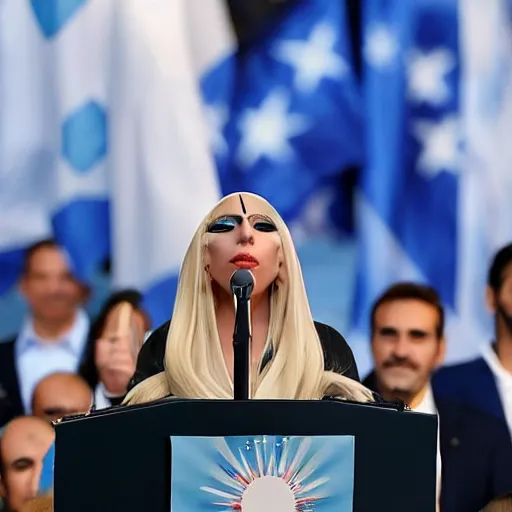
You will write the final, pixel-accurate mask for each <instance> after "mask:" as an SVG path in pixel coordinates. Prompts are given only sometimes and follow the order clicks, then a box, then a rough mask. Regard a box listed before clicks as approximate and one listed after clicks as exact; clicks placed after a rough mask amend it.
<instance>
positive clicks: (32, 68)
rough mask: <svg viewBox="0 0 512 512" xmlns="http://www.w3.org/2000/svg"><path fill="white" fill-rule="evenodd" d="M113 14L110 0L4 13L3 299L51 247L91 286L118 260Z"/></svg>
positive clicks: (15, 5) (29, 5) (40, 2)
mask: <svg viewBox="0 0 512 512" xmlns="http://www.w3.org/2000/svg"><path fill="white" fill-rule="evenodd" d="M110 13H111V2H110V0H87V1H85V0H82V1H79V0H74V1H70V0H69V1H66V2H55V1H44V0H31V1H24V2H20V1H19V0H5V1H4V2H2V3H1V4H0V110H1V112H2V115H1V117H0V123H1V124H0V265H1V266H2V268H1V272H0V293H1V292H2V291H5V290H7V289H8V288H9V287H10V286H11V285H12V284H13V283H14V282H15V280H16V279H17V278H18V276H19V270H20V260H21V256H22V251H23V249H24V248H26V247H27V245H30V244H31V243H34V242H36V241H38V240H40V239H41V238H44V237H48V236H52V235H53V236H55V237H56V238H57V240H58V241H59V242H61V243H62V244H63V245H64V246H65V247H66V249H67V251H68V252H69V254H70V255H71V259H72V262H73V265H74V271H75V273H76V274H77V275H78V276H79V277H80V278H82V279H84V280H87V279H88V278H89V277H90V276H91V274H92V273H93V271H94V270H95V268H96V267H97V266H98V264H99V263H100V262H102V261H103V260H104V259H105V257H106V256H107V254H108V251H109V225H108V206H107V180H106V175H105V165H104V162H105V156H106V153H107V139H106V134H107V129H106V126H107V117H108V113H107V111H106V108H105V99H106V93H107V74H106V71H107V66H108V62H107V61H106V52H105V49H106V48H107V47H108V38H109V35H110ZM92 34H94V37H92V36H91V35H92ZM84 248H86V249H84ZM5 262H7V263H8V265H5V266H4V263H5Z"/></svg>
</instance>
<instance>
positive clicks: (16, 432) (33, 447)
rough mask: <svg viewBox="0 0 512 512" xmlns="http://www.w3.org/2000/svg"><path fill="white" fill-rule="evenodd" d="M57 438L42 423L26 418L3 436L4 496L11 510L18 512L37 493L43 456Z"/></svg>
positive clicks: (8, 427) (13, 425) (9, 427)
mask: <svg viewBox="0 0 512 512" xmlns="http://www.w3.org/2000/svg"><path fill="white" fill-rule="evenodd" d="M53 439H54V435H53V430H52V428H51V427H50V426H49V425H47V424H46V423H44V422H43V421H41V420H39V419H36V418H31V417H24V418H19V419H16V420H13V421H12V422H11V423H10V424H9V425H8V426H7V428H6V430H5V432H4V435H3V436H2V440H1V443H2V460H3V467H4V474H3V476H2V493H3V495H4V497H5V498H6V500H7V504H8V506H9V510H12V511H14V512H17V511H19V510H20V509H21V507H22V506H23V505H24V504H25V503H26V502H27V501H29V500H31V499H32V498H34V497H35V496H36V494H37V491H38V486H39V478H40V475H41V469H42V463H43V459H44V456H45V455H46V453H47V452H48V450H49V448H50V445H51V444H52V442H53Z"/></svg>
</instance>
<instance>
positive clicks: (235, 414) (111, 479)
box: [54, 399, 437, 512]
mask: <svg viewBox="0 0 512 512" xmlns="http://www.w3.org/2000/svg"><path fill="white" fill-rule="evenodd" d="M55 431H56V448H55V472H54V497H55V511H56V512H71V511H72V512H92V511H94V512H107V511H108V512H113V511H118V510H119V511H123V512H132V511H133V512H135V511H137V512H169V511H170V510H171V500H172V502H173V505H172V512H203V511H204V512H208V511H209V510H211V511H215V510H217V511H218V512H223V511H227V510H242V511H243V512H252V511H253V510H257V509H255V508H254V506H252V505H251V506H249V494H247V500H246V501H245V502H244V501H243V500H242V501H240V500H239V499H238V498H237V496H238V495H242V494H243V492H242V491H243V490H244V489H248V485H249V483H250V482H249V483H248V482H247V481H246V480H247V479H249V480H251V481H252V482H255V481H256V480H255V478H257V477H258V475H257V474H256V473H257V472H258V471H259V472H260V473H262V472H267V474H271V473H272V472H273V473H272V474H277V473H276V472H279V471H280V474H281V475H282V474H284V473H286V472H287V471H288V473H286V475H285V476H286V478H285V477H283V478H285V480H287V481H288V482H289V485H290V489H291V490H292V491H293V492H295V493H296V495H295V496H296V500H297V501H296V502H295V503H296V505H292V506H291V507H289V508H286V507H284V508H283V509H282V512H288V510H296V511H303V512H306V511H308V512H313V511H316V512H322V511H326V512H330V511H341V512H344V511H346V510H354V511H356V512H387V511H389V512H411V511H414V512H434V511H435V507H436V503H435V486H436V443H437V417H435V416H432V415H426V414H421V413H413V412H410V411H407V410H401V409H400V408H399V406H396V407H395V406H394V405H392V404H386V403H384V404H357V403H352V402H347V401H340V400H336V399H330V400H321V401H282V400H275V401H274V400H242V401H233V400H181V399H167V400H162V401H159V402H154V403H151V404H145V405H140V406H132V407H119V408H113V409H109V410H105V411H98V412H94V413H91V414H89V415H87V416H80V417H73V418H67V419H64V420H63V421H61V422H60V423H58V424H56V426H55ZM171 436H172V439H171ZM235 436H240V438H238V437H235ZM262 436H268V439H269V440H270V439H271V438H272V439H274V436H277V438H278V439H280V440H281V441H279V443H281V444H279V443H277V445H276V446H281V445H283V443H284V441H286V440H295V439H302V438H306V439H307V442H308V443H309V444H308V445H307V446H309V448H308V449H309V450H310V451H311V450H313V451H314V450H315V449H317V448H318V446H322V450H319V451H322V453H323V455H322V456H323V457H324V459H322V457H320V455H319V454H318V457H317V454H315V453H313V454H311V453H310V454H309V455H307V456H305V455H304V454H306V452H307V449H306V448H304V449H302V448H300V447H299V445H296V449H295V451H294V452H293V454H292V455H293V457H292V455H290V456H288V459H287V460H285V458H286V457H284V456H283V455H282V454H281V456H280V457H281V463H277V462H276V460H277V457H278V456H277V455H276V453H277V452H276V451H275V450H276V448H275V446H274V447H273V448H272V450H273V452H272V453H273V455H271V456H270V457H269V456H268V454H267V456H266V457H267V458H266V459H265V460H263V459H261V457H260V458H258V457H259V456H258V457H256V458H255V459H254V460H255V461H256V462H254V463H253V464H252V465H251V467H248V466H247V464H246V465H245V466H244V463H243V461H242V459H243V458H244V454H243V453H242V450H241V449H240V450H238V451H237V449H236V442H237V439H241V440H243V439H256V440H257V442H260V441H261V439H263V441H262V442H263V443H265V440H266V439H267V437H262ZM283 436H284V441H283ZM205 437H206V438H217V439H221V440H222V439H223V438H226V439H227V440H228V442H229V443H230V445H231V446H234V447H235V448H234V449H233V452H232V453H233V454H234V457H240V456H241V457H242V459H240V458H238V459H237V460H238V462H236V461H234V462H232V467H231V466H230V465H229V464H228V463H227V461H229V457H228V458H226V457H224V458H223V457H221V456H219V459H218V460H220V461H221V462H220V464H219V466H218V467H217V468H216V474H217V480H215V478H214V477H213V476H212V477H211V478H209V479H205V478H206V477H205V478H203V474H206V472H208V471H209V469H208V468H206V465H204V464H202V463H201V461H199V462H197V458H198V453H199V451H198V450H197V449H196V447H195V444H197V445H198V446H199V444H200V443H202V444H201V446H206V445H205V444H204V443H205V441H204V438H205ZM232 440H234V441H232ZM311 440H313V441H311ZM319 440H321V442H320V444H318V443H317V441H319ZM185 441H186V442H185ZM222 442H223V441H222ZM240 442H242V441H240ZM248 442H249V441H247V442H246V443H248ZM255 442H256V441H255ZM342 442H343V443H344V444H343V446H345V448H343V450H344V452H343V453H341V452H340V453H337V452H336V450H337V449H338V448H337V447H339V446H342V444H340V443H342ZM187 443H188V444H187ZM315 443H317V444H315ZM350 443H352V445H351V444H350ZM187 446H188V447H189V448H187ZM208 446H210V445H208ZM224 446H228V445H227V444H225V445H224ZM261 446H263V445H261ZM304 446H306V445H304ZM315 446H316V447H317V448H315ZM350 446H352V447H353V448H352V451H351V448H350ZM184 447H185V448H184ZM297 447H299V448H297ZM187 450H190V452H189V451H187ZM205 450H206V449H205ZM208 450H210V448H208ZM247 450H250V447H248V448H247ZM301 450H302V452H301ZM210 451H211V450H210ZM299 452H301V453H302V455H301V457H303V458H304V461H303V462H301V461H300V460H299V459H300V457H299V455H297V454H298V453H299ZM189 453H190V455H189ZM205 453H206V452H205ZM347 454H348V455H347ZM294 457H295V458H294ZM350 457H352V459H350ZM199 458H200V457H199ZM306 459H307V461H309V462H306ZM301 460H302V459H301ZM322 460H323V462H322ZM315 461H316V462H315ZM351 461H352V462H351ZM341 463H343V464H345V466H343V467H345V468H346V469H345V470H343V471H344V472H343V471H342V472H341V473H340V471H339V468H338V469H336V468H337V467H338V466H340V465H341ZM194 464H196V466H194ZM286 464H288V465H289V466H290V469H289V470H287V469H286ZM203 466H204V467H203ZM228 466H229V467H228ZM278 466H282V467H278ZM193 467H195V468H196V469H193V470H191V469H190V468H193ZM255 467H259V468H260V469H259V470H257V469H254V468H255ZM340 467H341V466H340ZM187 468H188V469H187ZM237 468H238V469H237ZM251 468H253V469H251ZM272 468H273V469H272ZM237 472H239V473H240V474H239V475H238V474H236V473H237ZM283 472H284V473H283ZM301 472H302V473H301ZM315 472H316V473H315ZM214 473H215V472H214ZM292 473H293V474H292ZM219 474H220V476H219ZM249 474H252V476H250V477H249V476H248V475H249ZM244 475H245V476H244ZM301 475H302V476H301ZM244 479H245V480H244ZM308 479H309V480H308ZM315 479H316V480H315ZM352 479H353V483H352ZM184 480H186V481H187V482H188V484H187V485H189V486H191V487H189V491H186V489H185V491H186V492H185V491H184V490H183V489H184V488H183V487H182V488H181V490H179V482H180V481H184ZM171 481H173V482H177V484H176V485H177V487H175V486H174V483H173V484H172V485H171ZM215 481H217V482H218V483H219V487H218V488H219V491H218V492H217V491H215V490H212V487H215V485H214V482H215ZM226 481H227V482H228V483H227V484H226ZM222 482H224V483H222ZM307 482H316V483H312V484H308V483H307ZM260 483H261V480H260ZM267 483H269V484H272V485H274V484H275V485H277V487H276V489H277V490H276V491H275V492H276V493H277V492H278V491H279V489H280V487H279V485H281V483H282V482H281V481H280V480H278V479H277V478H274V479H273V480H272V479H270V480H267ZM226 485H227V486H228V487H226ZM287 485H288V484H287ZM223 486H224V487H223ZM315 486H316V487H315ZM322 486H323V487H322ZM285 487H286V486H285ZM193 488H194V489H193ZM195 488H197V489H195ZM322 488H323V489H324V490H322ZM171 489H172V490H171ZM190 489H192V491H191V490H190ZM222 489H224V491H222ZM226 489H227V490H228V491H229V489H231V491H230V492H227V491H226ZM269 489H270V487H269ZM308 489H309V490H308ZM325 489H330V490H329V491H328V492H327V491H325ZM341 489H344V491H343V492H344V493H345V494H344V496H345V498H346V496H347V495H348V494H350V499H348V501H347V500H346V499H345V498H344V499H345V501H344V503H345V504H344V505H343V504H341V503H340V504H339V505H338V504H337V503H336V502H335V501H333V500H335V498H334V497H335V496H338V495H341V494H340V493H341ZM352 489H353V491H352ZM253 490H255V487H254V486H253ZM286 492H288V491H286ZM290 492H291V491H290ZM308 492H309V495H311V496H317V497H319V499H318V500H317V501H315V500H314V499H313V498H308V497H307V495H308ZM178 493H180V500H181V501H180V502H179V503H181V504H179V503H178V501H177V500H178ZM187 493H188V494H187ZM215 493H217V494H215ZM300 493H302V494H300ZM329 493H330V494H329ZM253 494H254V493H253ZM276 496H277V494H276ZM244 499H245V498H244ZM251 499H252V497H251ZM277 499H278V498H276V500H277ZM308 499H310V500H311V501H308ZM315 499H316V498H315ZM183 500H185V501H183ZM187 500H189V501H187ZM184 502H185V503H186V504H185V505H183V503H184ZM198 503H199V504H201V505H198ZM347 503H352V505H347ZM273 510H277V509H275V508H272V507H270V508H269V507H267V508H266V510H263V511H262V512H269V511H273Z"/></svg>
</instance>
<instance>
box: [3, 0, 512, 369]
mask: <svg viewBox="0 0 512 512" xmlns="http://www.w3.org/2000/svg"><path fill="white" fill-rule="evenodd" d="M511 133H512V2H510V1H509V0H485V2H483V1H482V0H458V1H457V0H346V1H345V0H280V1H278V0H231V1H230V0H144V1H142V0H1V1H0V338H4V337H8V336H13V335H15V334H16V333H17V332H18V331H19V329H20V325H21V323H22V320H23V317H24V315H25V313H26V306H25V304H24V301H23V299H22V297H21V296H20V294H19V293H18V290H17V282H18V280H19V277H20V273H21V269H22V262H23V254H24V251H25V250H26V248H27V247H28V246H30V245H31V244H33V243H35V242H37V241H38V240H41V239H44V238H47V237H50V236H52V237H55V238H56V240H57V241H58V242H59V243H60V244H62V246H63V247H64V248H65V249H66V251H67V254H68V256H69V260H70V264H71V265H72V269H73V272H74V273H75V274H76V275H77V276H79V277H80V279H81V280H83V281H84V282H86V283H88V284H90V285H91V286H92V297H91V300H90V301H89V303H88V306H87V307H88V311H89V313H90V314H91V315H92V316H94V315H95V314H96V313H97V311H98V308H99V305H100V304H101V303H102V302H103V301H104V299H105V298H106V297H107V296H108V295H109V294H110V292H111V290H113V289H118V288H120V287H127V286H130V287H135V288H137V289H139V290H141V291H142V292H143V293H144V298H145V304H146V307H147V309H148V310H149V311H150V313H151V315H152V318H153V321H154V325H158V324H159V323H162V322H163V321H165V320H166V319H167V318H168V317H169V316H170V315H171V312H172V306H173V297H174V292H175V287H176V280H177V275H178V272H179V266H180V263H181V260H182V258H183V256H184V252H185V250H186V247H187V245H188V243H189V241H190V239H191V237H192V234H193V232H194V230H195V228H196V226H197V225H198V223H199V222H200V220H201V219H202V218H203V216H204V215H205V213H207V211H208V210H209V209H210V208H211V207H212V206H213V205H214V204H215V202H216V201H217V200H218V199H219V198H220V197H221V196H222V195H224V194H226V193H230V192H233V191H239V190H241V191H252V192H255V193H258V194H261V195H263V196H264V197H266V198H267V199H268V200H269V201H270V202H271V203H272V204H273V205H274V206H275V207H276V208H277V209H278V210H279V212H280V213H281V215H282V216H283V217H284V219H285V220H286V221H287V222H288V224H289V226H290V227H291V229H292V234H293V236H294V239H295V241H296V245H297V250H298V252H299V256H300V259H301V262H302V265H303V271H304V277H305V281H306V286H307V290H308V294H309V298H310V303H311V307H312V310H313V315H314V317H315V319H316V320H319V321H323V322H326V323H329V324H331V325H333V326H334V327H336V328H337V329H338V330H340V331H341V332H342V333H343V334H344V335H345V337H346V338H347V339H348V341H349V343H350V344H351V346H352V347H353V350H354V352H355V355H356V358H357V361H358V364H359V366H360V373H361V374H362V375H363V374H365V373H366V371H367V370H368V369H369V368H370V360H369V354H368V325H367V318H368V308H369V306H370V304H371V302H372V301H373V300H374V299H375V297H376V296H377V294H379V293H380V292H381V291H382V290H383V289H384V288H385V287H386V286H388V285H389V284H391V283H392V282H394V281H396V280H399V279H412V280H416V281H420V282H428V283H430V284H431V285H432V286H434V287H435V288H436V289H437V290H438V291H439V293H440V294H441V296H442V299H443V301H444V303H445V305H446V307H447V309H448V311H449V326H448V327H449V329H448V335H449V337H448V361H455V360H462V359H466V358H468V357H470V356H472V355H474V354H475V352H476V351H477V350H478V347H479V346H480V345H481V344H483V343H487V342H488V341H489V339H490V338H491V337H492V334H493V333H492V330H491V328H492V323H491V317H490V316H489V315H488V313H487V311H486V308H485V303H484V293H485V282H486V273H487V269H488V266H489V263H490V259H491V257H492V255H493V253H494V252H495V251H496V249H498V248H499V247H500V246H501V245H503V244H505V243H508V242H510V240H512V201H511V200H510V195H511V193H512V169H511V164H512V144H511V141H510V136H511V135H510V134H511Z"/></svg>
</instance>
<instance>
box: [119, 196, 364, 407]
mask: <svg viewBox="0 0 512 512" xmlns="http://www.w3.org/2000/svg"><path fill="white" fill-rule="evenodd" d="M232 195H235V194H232ZM232 195H230V196H227V197H225V198H223V199H222V200H221V201H220V202H219V203H218V204H217V205H216V206H215V208H214V209H213V210H212V211H211V212H210V213H209V215H207V217H206V218H205V219H204V220H203V222H202V223H201V224H200V226H199V227H198V229H197V231H196V232H195V234H194V237H193V239H192V242H191V244H190V246H189V248H188V250H187V253H186V255H185V258H184V260H183V265H182V268H181V272H180V277H179V283H178V291H177V295H176V301H175V305H174V312H173V315H172V319H171V323H170V327H169V332H168V335H167V343H166V349H165V358H164V368H165V371H164V372H161V373H159V374H157V375H154V376H152V377H150V378H148V379H146V380H144V381H143V382H141V383H139V384H138V385H137V386H135V388H133V389H132V390H131V391H130V392H129V393H128V395H127V396H126V398H125V401H124V403H125V404H137V403H143V402H149V401H152V400H156V399H159V398H163V397H165V396H169V395H173V396H176V397H181V398H224V399H229V398H232V396H233V384H232V381H231V378H230V375H229V372H228V369H227V366H226V363H225V360H224V356H223V353H222V348H221V344H220V339H219V333H218V330H217V322H216V316H215V300H214V295H213V291H212V286H211V282H210V279H209V276H208V274H207V272H205V270H204V266H205V264H204V254H205V250H206V247H207V244H208V237H209V236H210V235H209V234H208V233H207V227H208V225H209V224H210V223H211V222H212V221H213V220H214V219H215V218H216V217H217V216H218V212H219V211H220V210H221V207H222V205H223V203H224V202H225V201H226V200H228V199H229V198H230V197H232ZM236 195H238V194H236ZM242 196H250V197H252V198H253V199H256V200H257V201H258V203H260V204H261V210H262V211H259V212H258V213H262V214H265V215H267V216H268V217H270V218H271V219H272V221H273V222H274V224H275V226H276V228H277V232H278V233H279V235H280V238H281V244H282V253H283V265H282V268H283V270H284V271H283V272H282V274H281V275H280V276H279V278H278V282H276V283H274V284H273V285H272V290H271V292H270V320H269V329H268V338H267V342H266V346H265V349H264V350H263V354H262V357H261V359H260V362H259V365H258V371H256V372H253V374H254V375H255V377H254V379H253V382H252V396H253V397H254V398H279V399H320V398H322V397H323V396H326V395H330V396H339V397H341V398H347V399H352V400H358V401H369V400H372V394H371V392H370V391H369V390H367V389H366V388H365V387H364V386H362V385H361V384H359V383H358V382H355V381H353V380H352V379H349V378H347V377H344V376H342V375H340V374H337V373H334V372H330V371H325V370H324V356H323V350H322V345H321V342H320V339H319V337H318V333H317V330H316V328H315V324H314V322H313V318H312V316H311V311H310V309H309V304H308V301H307V296H306V290H305V286H304V280H303V278H302V272H301V268H300V264H299V259H298V257H297V253H296V251H295V247H294V245H293V241H292V237H291V235H290V232H289V230H288V228H287V226H286V224H285V223H284V221H283V220H282V218H281V217H280V215H279V214H278V213H277V211H276V210H275V209H274V208H273V207H272V206H271V205H270V204H269V203H268V202H267V201H266V200H265V199H263V198H261V197H259V196H256V195H254V194H248V193H243V194H242ZM269 349H271V350H272V358H271V359H270V361H269V362H268V363H267V364H266V365H265V366H264V367H263V366H262V362H263V357H264V354H266V353H267V352H268V351H269Z"/></svg>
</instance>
